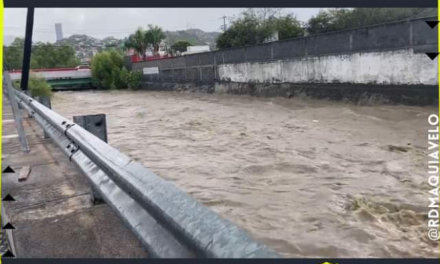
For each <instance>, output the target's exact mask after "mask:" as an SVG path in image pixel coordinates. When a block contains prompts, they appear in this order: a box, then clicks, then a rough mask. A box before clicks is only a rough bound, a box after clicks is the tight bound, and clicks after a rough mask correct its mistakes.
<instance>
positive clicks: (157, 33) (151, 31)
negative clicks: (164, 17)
mask: <svg viewBox="0 0 440 264" xmlns="http://www.w3.org/2000/svg"><path fill="white" fill-rule="evenodd" d="M145 36H146V39H147V41H148V43H149V44H151V46H153V52H154V55H157V54H158V53H159V44H160V43H161V42H162V40H164V39H165V33H164V32H163V30H162V28H160V27H158V26H153V25H148V30H147V32H146V35H145Z"/></svg>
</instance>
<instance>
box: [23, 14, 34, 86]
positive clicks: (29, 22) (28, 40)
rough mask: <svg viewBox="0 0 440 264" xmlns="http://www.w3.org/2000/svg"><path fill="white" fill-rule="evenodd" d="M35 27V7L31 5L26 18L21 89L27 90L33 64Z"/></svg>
mask: <svg viewBox="0 0 440 264" xmlns="http://www.w3.org/2000/svg"><path fill="white" fill-rule="evenodd" d="M33 28H34V8H33V7H30V8H28V11H27V18H26V35H25V38H24V53H23V70H22V71H21V85H20V86H21V89H22V90H23V91H26V90H27V89H28V83H29V69H30V65H31V50H32V31H33Z"/></svg>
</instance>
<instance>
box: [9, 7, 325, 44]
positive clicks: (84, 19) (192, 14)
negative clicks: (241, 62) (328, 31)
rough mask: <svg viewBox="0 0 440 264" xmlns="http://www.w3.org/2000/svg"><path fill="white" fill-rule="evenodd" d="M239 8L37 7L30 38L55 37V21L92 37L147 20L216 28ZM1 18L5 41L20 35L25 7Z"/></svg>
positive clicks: (299, 13)
mask: <svg viewBox="0 0 440 264" xmlns="http://www.w3.org/2000/svg"><path fill="white" fill-rule="evenodd" d="M319 10H320V9H319V8H286V9H284V10H283V11H284V12H285V13H293V14H295V15H296V17H297V18H298V19H299V20H301V21H307V20H308V19H309V18H310V17H311V16H313V15H315V14H317V13H318V12H319ZM241 11H243V9H242V8H37V9H35V18H34V20H35V22H34V39H33V41H50V42H53V41H55V23H62V25H63V33H64V37H68V36H70V35H73V34H86V35H89V36H93V37H96V38H105V37H108V36H114V37H117V38H123V37H126V36H128V35H129V34H130V33H132V32H133V31H134V30H135V29H136V28H138V27H139V26H142V27H144V28H145V27H146V26H147V25H148V24H155V25H158V26H160V27H162V28H163V29H165V30H173V31H174V30H185V29H187V28H198V29H201V30H203V31H220V26H221V25H222V24H223V19H221V17H222V16H227V17H232V16H234V15H238V14H239V13H240V12H241ZM4 18H5V42H6V43H8V42H10V41H12V40H13V37H17V36H24V31H25V24H26V9H21V8H5V17H4ZM227 20H228V19H227ZM11 39H12V40H11Z"/></svg>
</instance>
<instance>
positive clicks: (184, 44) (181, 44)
mask: <svg viewBox="0 0 440 264" xmlns="http://www.w3.org/2000/svg"><path fill="white" fill-rule="evenodd" d="M189 46H191V43H189V42H188V41H185V40H179V41H177V42H176V43H174V44H173V45H172V46H171V49H172V50H175V51H178V52H185V51H187V48H188V47H189Z"/></svg>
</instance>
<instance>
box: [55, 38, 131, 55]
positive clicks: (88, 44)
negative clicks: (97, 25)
mask: <svg viewBox="0 0 440 264" xmlns="http://www.w3.org/2000/svg"><path fill="white" fill-rule="evenodd" d="M55 44H56V45H69V46H72V47H73V48H74V49H75V54H76V56H77V57H78V58H80V59H83V58H91V57H93V54H94V53H96V52H99V51H102V50H103V49H105V48H109V47H121V46H122V45H123V44H124V40H122V39H117V38H114V37H106V38H104V39H97V38H94V37H90V36H87V35H72V36H70V37H68V38H64V39H61V40H58V41H57V42H55Z"/></svg>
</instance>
